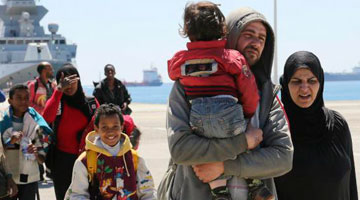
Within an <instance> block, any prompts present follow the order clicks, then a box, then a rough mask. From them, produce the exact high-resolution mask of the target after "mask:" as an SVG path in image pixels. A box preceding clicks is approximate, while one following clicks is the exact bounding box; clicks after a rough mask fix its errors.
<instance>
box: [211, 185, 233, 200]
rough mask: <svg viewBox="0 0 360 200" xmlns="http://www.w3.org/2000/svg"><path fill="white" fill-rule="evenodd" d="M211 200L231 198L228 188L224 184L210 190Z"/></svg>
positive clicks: (229, 199) (227, 199) (228, 199)
mask: <svg viewBox="0 0 360 200" xmlns="http://www.w3.org/2000/svg"><path fill="white" fill-rule="evenodd" d="M211 194H212V196H213V198H212V200H232V199H231V195H230V192H229V189H228V188H227V187H226V186H221V187H217V188H214V189H212V190H211Z"/></svg>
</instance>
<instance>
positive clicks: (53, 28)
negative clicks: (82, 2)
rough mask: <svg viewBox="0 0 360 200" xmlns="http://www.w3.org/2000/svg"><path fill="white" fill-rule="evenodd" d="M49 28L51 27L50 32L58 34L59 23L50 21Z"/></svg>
mask: <svg viewBox="0 0 360 200" xmlns="http://www.w3.org/2000/svg"><path fill="white" fill-rule="evenodd" d="M48 29H49V31H50V33H52V34H56V32H58V30H59V25H58V24H56V23H50V24H49V25H48Z"/></svg>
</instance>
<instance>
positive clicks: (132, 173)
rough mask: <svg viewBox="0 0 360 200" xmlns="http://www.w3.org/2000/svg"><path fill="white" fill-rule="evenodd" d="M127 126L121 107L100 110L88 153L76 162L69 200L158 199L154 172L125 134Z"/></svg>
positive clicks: (100, 108) (108, 106) (105, 105)
mask: <svg viewBox="0 0 360 200" xmlns="http://www.w3.org/2000/svg"><path fill="white" fill-rule="evenodd" d="M123 123H124V119H123V117H122V115H121V111H120V109H119V108H118V106H116V105H114V104H103V105H101V106H100V107H99V108H98V109H97V111H96V114H95V122H94V124H95V131H94V132H91V133H89V134H88V136H87V137H86V146H85V150H86V151H85V152H83V153H82V154H81V155H80V156H79V158H78V159H77V160H76V161H75V164H74V169H73V176H72V182H71V185H70V187H69V189H68V191H67V194H66V195H65V199H71V200H75V199H102V200H134V199H141V200H152V199H156V197H155V186H154V181H153V178H152V176H151V173H150V171H149V170H148V168H147V167H146V165H145V161H144V159H143V158H141V157H139V156H138V155H137V153H136V151H135V150H132V146H131V144H130V139H129V137H128V136H127V135H126V134H124V133H122V128H123Z"/></svg>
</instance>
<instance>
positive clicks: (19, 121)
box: [0, 84, 52, 200]
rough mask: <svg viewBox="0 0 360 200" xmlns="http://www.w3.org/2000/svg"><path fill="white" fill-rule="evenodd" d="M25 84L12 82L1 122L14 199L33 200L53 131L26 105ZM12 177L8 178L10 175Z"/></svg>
mask: <svg viewBox="0 0 360 200" xmlns="http://www.w3.org/2000/svg"><path fill="white" fill-rule="evenodd" d="M29 95H30V94H29V91H28V87H27V86H26V85H21V84H18V85H15V86H13V87H12V88H11V89H10V92H9V104H10V106H9V109H8V110H6V111H5V114H4V116H3V118H2V120H1V121H0V127H1V128H0V131H1V136H2V141H3V144H4V148H5V156H6V162H7V165H8V168H9V172H8V173H9V175H10V176H12V179H13V180H14V181H15V183H16V184H17V187H18V194H17V196H16V197H14V198H15V199H19V200H22V199H24V200H25V199H26V200H28V199H29V200H31V199H33V200H35V196H36V193H37V191H38V181H39V180H40V171H39V164H42V163H43V162H44V159H45V155H46V152H47V148H48V145H49V144H48V139H49V138H48V137H49V134H51V133H52V130H51V129H50V127H49V126H48V125H47V123H46V121H45V120H44V119H43V117H42V116H41V115H40V114H39V113H37V112H36V111H35V109H33V108H31V107H29ZM10 178H11V177H10Z"/></svg>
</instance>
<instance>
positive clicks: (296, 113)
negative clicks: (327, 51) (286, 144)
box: [280, 51, 333, 145]
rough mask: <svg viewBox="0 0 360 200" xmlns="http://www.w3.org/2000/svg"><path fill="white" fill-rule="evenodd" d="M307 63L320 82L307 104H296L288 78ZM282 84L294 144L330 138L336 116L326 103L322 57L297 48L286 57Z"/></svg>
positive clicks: (283, 99)
mask: <svg viewBox="0 0 360 200" xmlns="http://www.w3.org/2000/svg"><path fill="white" fill-rule="evenodd" d="M304 67H305V68H307V69H309V70H310V71H311V72H312V73H313V74H314V75H315V77H316V78H317V79H318V81H319V83H320V88H319V91H318V93H317V96H316V99H315V100H314V102H313V104H312V105H311V106H310V107H308V108H301V107H299V106H297V105H296V104H295V103H294V101H293V100H292V99H291V96H290V92H289V88H288V84H289V81H290V79H291V77H292V76H293V75H294V73H295V72H296V70H298V69H299V68H304ZM280 84H281V86H282V89H281V101H282V102H283V104H284V107H285V111H286V114H287V116H288V119H289V122H290V132H291V137H292V140H293V142H294V145H296V144H298V143H314V142H319V141H322V140H323V139H326V138H330V137H331V135H332V134H331V132H332V129H333V127H332V126H331V125H332V124H333V123H332V121H333V116H331V115H332V114H331V113H330V112H329V111H328V110H327V109H326V108H325V106H324V100H323V91H324V71H323V69H322V67H321V64H320V61H319V59H318V58H317V57H316V56H315V55H314V54H313V53H311V52H307V51H299V52H295V53H294V54H292V55H291V56H290V57H289V58H288V59H287V60H286V63H285V67H284V74H283V76H282V77H281V78H280Z"/></svg>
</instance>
